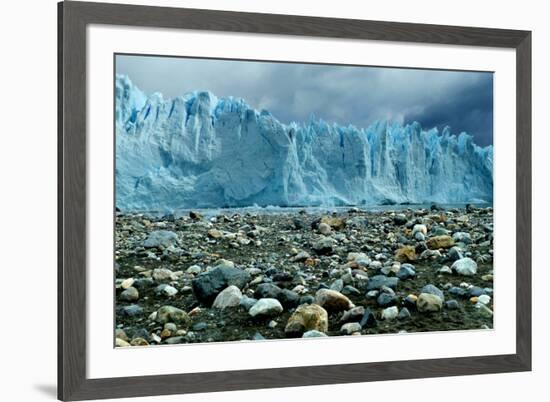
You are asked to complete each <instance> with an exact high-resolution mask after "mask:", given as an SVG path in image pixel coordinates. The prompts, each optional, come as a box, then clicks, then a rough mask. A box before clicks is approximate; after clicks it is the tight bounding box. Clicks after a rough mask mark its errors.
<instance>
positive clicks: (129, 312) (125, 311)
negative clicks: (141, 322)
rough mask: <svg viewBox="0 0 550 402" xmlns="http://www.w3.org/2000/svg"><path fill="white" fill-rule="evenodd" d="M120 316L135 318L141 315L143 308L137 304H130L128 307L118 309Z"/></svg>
mask: <svg viewBox="0 0 550 402" xmlns="http://www.w3.org/2000/svg"><path fill="white" fill-rule="evenodd" d="M120 314H122V315H123V316H126V317H136V316H138V315H142V314H143V308H141V307H140V306H138V305H137V304H131V305H129V306H123V307H122V308H121V309H120Z"/></svg>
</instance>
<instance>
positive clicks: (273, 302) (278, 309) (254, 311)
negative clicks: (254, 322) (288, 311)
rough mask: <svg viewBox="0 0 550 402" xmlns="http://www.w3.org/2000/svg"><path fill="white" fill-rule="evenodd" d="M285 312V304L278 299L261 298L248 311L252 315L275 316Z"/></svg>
mask: <svg viewBox="0 0 550 402" xmlns="http://www.w3.org/2000/svg"><path fill="white" fill-rule="evenodd" d="M282 312H283V306H282V305H281V303H280V302H279V300H277V299H260V300H258V301H257V302H256V304H254V305H253V306H252V308H251V309H250V310H249V311H248V314H250V315H251V316H252V317H257V316H265V317H273V316H276V315H278V314H280V313H282Z"/></svg>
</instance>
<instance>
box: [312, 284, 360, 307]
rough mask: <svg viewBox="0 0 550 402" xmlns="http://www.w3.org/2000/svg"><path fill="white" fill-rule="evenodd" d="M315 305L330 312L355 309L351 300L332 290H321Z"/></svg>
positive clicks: (316, 296) (316, 295)
mask: <svg viewBox="0 0 550 402" xmlns="http://www.w3.org/2000/svg"><path fill="white" fill-rule="evenodd" d="M315 303H316V304H318V305H319V306H321V307H323V308H325V309H326V310H327V311H329V312H336V311H343V310H349V309H350V308H353V307H355V306H354V304H353V303H352V302H351V300H350V299H348V298H347V297H346V296H344V295H343V294H342V293H340V292H337V291H335V290H331V289H319V290H318V291H317V293H316V294H315Z"/></svg>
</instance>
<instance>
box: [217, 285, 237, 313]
mask: <svg viewBox="0 0 550 402" xmlns="http://www.w3.org/2000/svg"><path fill="white" fill-rule="evenodd" d="M242 297H243V294H242V293H241V290H240V289H239V288H238V287H237V286H234V285H230V286H228V287H226V288H225V289H224V290H222V291H221V292H220V293H219V294H218V295H217V296H216V299H215V300H214V303H213V304H212V307H213V308H219V309H225V308H228V307H236V306H238V305H240V303H241V299H242Z"/></svg>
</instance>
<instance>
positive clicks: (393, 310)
mask: <svg viewBox="0 0 550 402" xmlns="http://www.w3.org/2000/svg"><path fill="white" fill-rule="evenodd" d="M398 315H399V310H398V309H397V306H392V307H388V308H386V309H384V310H382V319H383V320H386V321H391V320H394V319H396V318H397V316H398Z"/></svg>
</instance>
